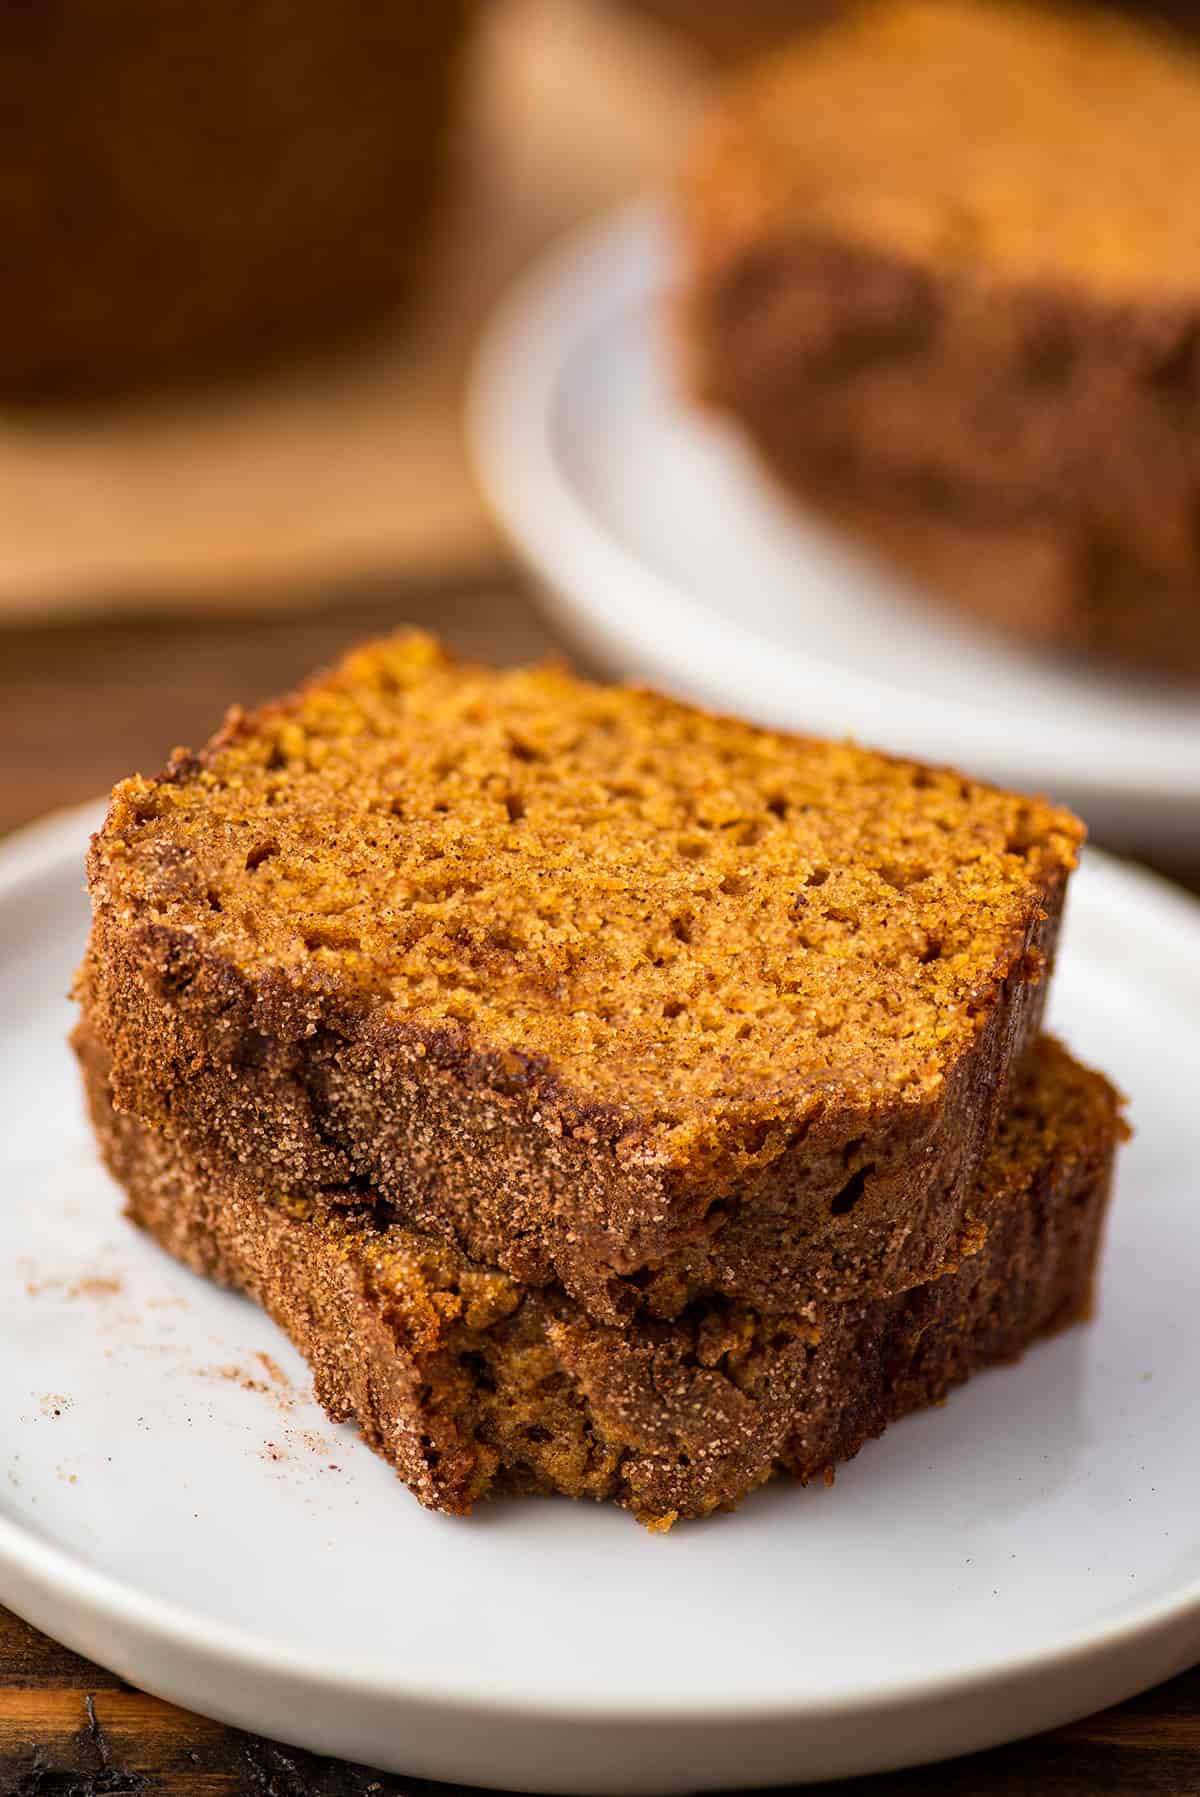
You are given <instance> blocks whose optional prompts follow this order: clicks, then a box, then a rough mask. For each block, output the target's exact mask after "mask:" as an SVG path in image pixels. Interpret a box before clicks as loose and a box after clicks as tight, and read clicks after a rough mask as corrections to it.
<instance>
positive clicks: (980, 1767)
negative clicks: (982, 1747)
mask: <svg viewBox="0 0 1200 1797" xmlns="http://www.w3.org/2000/svg"><path fill="white" fill-rule="evenodd" d="M806 1790H807V1792H808V1793H809V1797H836V1793H837V1792H844V1793H846V1797H1099V1794H1100V1793H1104V1794H1105V1797H1189V1794H1192V1797H1194V1793H1196V1792H1197V1791H1200V1671H1196V1672H1191V1673H1188V1674H1186V1675H1185V1676H1184V1677H1183V1678H1178V1679H1175V1680H1174V1681H1173V1682H1172V1683H1171V1684H1169V1685H1164V1686H1162V1687H1160V1689H1159V1690H1157V1691H1153V1692H1151V1693H1150V1694H1149V1695H1148V1696H1146V1697H1142V1698H1138V1699H1136V1700H1135V1701H1134V1702H1132V1703H1128V1704H1124V1705H1122V1706H1121V1707H1120V1708H1119V1709H1116V1710H1110V1711H1108V1712H1106V1713H1105V1714H1104V1715H1102V1716H1098V1717H1094V1718H1093V1719H1092V1720H1090V1721H1087V1722H1080V1723H1076V1724H1075V1725H1074V1726H1072V1727H1070V1728H1064V1729H1058V1730H1056V1731H1055V1733H1053V1734H1050V1735H1043V1736H1042V1737H1040V1738H1039V1739H1038V1740H1035V1741H1026V1742H1021V1743H1018V1744H1017V1745H1016V1746H1013V1747H1004V1748H999V1749H997V1750H996V1751H995V1752H992V1753H983V1754H974V1755H972V1756H971V1757H970V1758H969V1759H965V1760H956V1761H954V1762H952V1763H951V1764H949V1765H944V1766H935V1767H924V1768H921V1769H919V1770H916V1771H913V1772H902V1773H896V1774H891V1775H888V1776H886V1777H880V1778H868V1779H860V1780H855V1781H853V1782H852V1783H850V1784H839V1785H829V1786H815V1787H814V1786H808V1787H806ZM0 1792H3V1793H4V1797H113V1794H116V1793H130V1794H136V1793H154V1792H171V1793H178V1794H179V1797H235V1794H236V1797H242V1794H244V1793H261V1794H262V1797H425V1794H428V1797H436V1794H437V1793H439V1792H440V1793H442V1797H467V1793H465V1792H464V1789H463V1787H461V1786H450V1785H432V1784H428V1783H426V1782H425V1781H424V1780H422V1779H413V1778H403V1777H396V1776H394V1775H391V1774H388V1773H382V1772H374V1771H371V1770H370V1769H369V1768H367V1767H363V1766H355V1765H350V1764H347V1763H346V1762H344V1761H335V1760H327V1759H321V1758H319V1757H318V1756H317V1755H315V1754H309V1753H303V1752H300V1751H298V1750H297V1749H295V1748H291V1747H281V1746H280V1745H278V1744H277V1743H275V1742H271V1741H265V1740H262V1739H261V1738H260V1737H258V1736H254V1735H245V1734H242V1733H241V1732H240V1731H238V1730H237V1729H227V1728H223V1727H222V1726H221V1725H220V1724H218V1723H215V1722H209V1721H206V1720H205V1719H204V1718H202V1717H199V1716H194V1715H191V1714H190V1713H189V1712H187V1711H186V1710H180V1709H176V1708H175V1707H174V1705H172V1704H168V1703H161V1702H159V1700H158V1699H157V1698H153V1697H147V1696H145V1695H143V1694H142V1693H141V1692H139V1691H132V1690H130V1689H129V1688H128V1686H125V1685H122V1684H121V1682H120V1681H119V1680H117V1679H114V1678H113V1677H112V1675H111V1674H109V1673H105V1672H101V1671H100V1670H99V1669H98V1668H96V1667H93V1666H89V1665H88V1664H87V1663H86V1662H85V1661H83V1660H80V1659H77V1658H76V1657H75V1655H73V1654H69V1653H68V1652H67V1651H66V1649H65V1648H61V1647H57V1646H55V1644H54V1643H53V1642H52V1641H49V1640H47V1638H46V1637H45V1636H44V1635H39V1634H38V1633H37V1632H36V1631H35V1630H33V1629H31V1628H29V1627H28V1625H27V1624H25V1623H23V1622H20V1621H18V1619H17V1618H16V1617H15V1616H12V1615H10V1614H8V1613H7V1612H5V1611H3V1610H0Z"/></svg>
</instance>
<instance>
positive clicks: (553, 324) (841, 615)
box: [470, 209, 1200, 848]
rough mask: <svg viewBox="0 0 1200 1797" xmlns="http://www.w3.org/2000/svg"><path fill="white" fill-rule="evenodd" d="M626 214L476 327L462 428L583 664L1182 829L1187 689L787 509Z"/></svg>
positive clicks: (1192, 757) (1120, 816)
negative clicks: (1053, 650)
mask: <svg viewBox="0 0 1200 1797" xmlns="http://www.w3.org/2000/svg"><path fill="white" fill-rule="evenodd" d="M671 273H672V256H671V250H670V243H669V238H668V235H667V231H666V228H665V226H664V224H663V222H662V220H661V218H660V216H659V215H658V214H657V213H656V212H653V211H650V210H647V209H638V210H636V211H631V212H625V213H623V214H620V215H619V216H618V217H617V218H616V219H615V220H614V221H612V222H610V223H607V224H605V225H603V226H602V227H600V228H599V229H593V230H592V231H590V232H588V233H586V234H585V235H584V236H582V237H579V238H576V239H575V240H573V241H572V242H570V243H569V244H568V245H567V246H566V248H565V249H561V250H559V251H558V252H556V253H555V254H554V255H552V256H551V258H550V259H549V260H548V261H547V262H546V263H545V264H544V265H543V266H542V267H541V268H539V269H538V270H537V271H535V273H534V274H533V275H532V276H531V277H530V278H528V279H527V280H526V282H525V283H524V284H523V285H522V286H521V287H520V288H519V289H518V290H517V292H516V293H515V294H514V295H513V297H512V298H511V299H510V300H509V301H508V303H507V304H506V305H505V306H504V308H503V309H502V311H501V312H500V314H499V315H498V316H497V319H496V321H495V323H494V325H493V326H492V329H491V331H490V334H489V336H488V338H487V340H486V342H485V345H484V348H483V351H482V353H481V356H480V359H479V362H478V365H477V369H476V375H475V380H474V385H473V391H472V397H471V405H470V415H471V417H470V422H471V434H472V440H473V446H474V452H475V460H476V466H477V469H478V471H479V474H480V478H481V481H482V484H483V487H484V490H485V492H486V494H487V495H488V497H489V500H490V502H491V504H492V506H493V508H494V510H495V512H496V514H497V516H498V518H499V520H500V522H501V523H502V525H503V526H504V527H505V529H506V530H507V532H508V534H509V535H510V537H511V539H512V541H513V543H514V544H515V546H516V548H517V549H518V550H519V551H520V552H521V553H522V554H523V555H524V556H525V558H526V560H527V561H528V563H529V564H530V566H531V567H532V569H533V570H534V572H535V573H536V575H537V576H538V577H539V581H540V584H541V586H542V588H543V591H544V593H545V595H546V598H547V601H548V603H549V605H550V607H551V609H552V610H553V612H554V613H555V615H556V616H557V618H558V621H559V622H560V624H561V625H562V626H563V628H564V629H565V630H566V631H567V632H568V634H570V635H572V636H573V637H574V638H575V639H576V640H578V642H579V643H580V644H581V646H582V647H584V648H585V649H587V650H588V651H589V652H590V653H591V654H592V655H593V656H595V657H596V658H598V659H599V660H600V661H601V662H603V663H605V664H607V665H608V666H610V667H612V668H614V669H616V670H618V671H619V672H621V673H625V674H632V675H636V676H638V677H640V678H643V679H647V680H651V681H653V682H654V683H655V684H656V685H659V686H665V687H667V688H669V689H671V690H673V691H675V692H678V693H681V694H683V695H684V696H685V697H688V698H692V699H696V700H698V701H700V702H701V703H703V704H707V705H712V706H715V707H717V708H720V709H723V710H727V711H735V712H741V713H744V714H747V715H749V716H753V717H754V718H756V719H758V720H759V721H760V722H762V723H766V724H771V725H774V726H777V727H783V728H785V729H799V730H810V731H814V732H816V733H817V734H820V735H828V736H846V735H852V736H856V737H858V738H859V739H861V740H862V741H865V742H870V743H872V744H876V745H878V746H882V747H884V748H889V749H893V750H895V751H898V752H900V753H908V754H915V755H919V756H921V757H923V758H925V759H927V760H931V761H936V762H952V763H956V764H958V765H960V766H962V767H964V768H967V769H969V770H970V771H971V772H972V773H973V774H976V775H987V776H989V777H991V778H993V779H997V780H1000V781H1002V782H1006V783H1011V784H1013V785H1016V786H1018V787H1028V788H1039V789H1045V788H1049V789H1050V790H1051V791H1052V792H1053V793H1054V794H1055V796H1056V797H1059V798H1062V799H1066V800H1068V801H1069V802H1071V803H1073V804H1075V805H1076V806H1078V808H1079V809H1080V810H1081V811H1082V812H1083V815H1084V816H1085V817H1087V818H1088V820H1089V822H1091V823H1092V824H1093V826H1094V827H1095V828H1096V829H1097V830H1098V831H1102V832H1104V833H1105V834H1106V835H1107V836H1108V837H1109V838H1110V839H1111V840H1113V841H1121V842H1125V843H1128V844H1130V845H1140V846H1142V847H1143V848H1145V847H1151V846H1155V847H1162V848H1165V847H1170V846H1171V845H1172V844H1178V843H1179V842H1180V841H1184V842H1186V841H1192V842H1194V841H1195V840H1196V839H1197V837H1198V836H1200V695H1195V696H1190V697H1189V696H1188V695H1187V694H1186V693H1184V692H1182V691H1179V690H1172V689H1169V688H1167V687H1164V686H1162V685H1158V684H1153V683H1149V682H1138V681H1136V680H1134V679H1132V678H1130V679H1128V680H1122V679H1120V678H1118V677H1115V676H1114V677H1106V676H1103V675H1100V674H1096V673H1087V672H1083V671H1078V670H1072V669H1071V668H1070V667H1068V666H1065V665H1063V664H1059V663H1055V662H1053V661H1050V660H1039V659H1037V658H1035V657H1033V656H1031V655H1025V654H1023V653H1021V652H1020V651H1019V650H1016V649H1010V648H1008V647H1007V646H1006V645H1005V644H1004V643H1003V642H1002V641H1001V640H1000V639H999V638H997V637H993V636H991V635H987V634H984V633H981V632H978V631H975V630H973V629H972V628H971V627H970V626H969V625H968V624H966V623H965V622H960V621H958V620H957V619H955V618H954V617H953V615H952V614H950V613H949V612H947V611H946V610H944V609H941V608H939V607H937V606H936V605H930V604H929V603H928V602H927V601H923V600H922V599H921V597H920V596H919V595H916V594H915V593H914V592H913V591H912V589H911V588H909V587H907V586H906V585H905V584H904V582H903V581H902V580H901V579H900V578H899V577H898V576H896V575H894V574H892V573H889V572H888V571H887V570H885V569H884V568H883V566H882V565H880V564H877V563H874V562H872V561H871V560H869V559H867V558H866V556H865V555H863V554H862V553H857V552H856V551H855V549H854V548H853V546H852V545H851V544H849V543H848V542H847V541H845V540H842V539H839V538H838V537H836V536H835V535H833V534H831V532H830V531H829V530H828V529H827V528H823V527H822V526H821V525H819V524H818V523H817V522H815V521H812V522H810V521H809V520H807V519H805V518H804V517H803V516H801V515H800V514H799V513H798V512H797V511H796V510H795V509H794V508H793V506H792V505H791V504H790V503H789V502H788V501H787V500H786V499H785V498H784V497H782V496H781V495H780V494H779V493H778V492H777V491H776V489H775V488H774V487H773V485H772V484H771V483H770V481H769V480H768V479H767V478H766V477H765V476H764V475H763V474H762V473H761V472H760V470H759V468H758V466H757V464H756V462H755V461H754V459H753V457H752V456H751V454H750V453H749V451H748V450H747V449H746V448H745V446H744V445H743V443H742V441H741V439H740V437H739V436H738V434H737V432H736V431H735V430H734V429H732V428H731V427H728V426H725V425H722V424H720V423H718V422H716V421H715V420H713V419H710V418H708V417H706V416H704V415H703V414H701V413H700V412H699V411H697V410H696V409H695V408H693V407H692V406H690V405H689V404H687V403H686V402H685V401H684V399H683V398H682V396H681V394H680V391H679V387H678V381H677V372H678V371H677V370H676V369H675V368H674V367H673V366H672V365H671V357H670V355H669V353H668V334H667V330H666V321H665V317H664V303H663V302H664V296H665V294H666V292H667V290H668V288H669V286H670V282H671Z"/></svg>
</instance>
